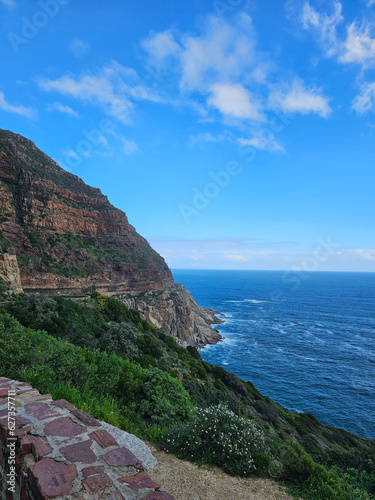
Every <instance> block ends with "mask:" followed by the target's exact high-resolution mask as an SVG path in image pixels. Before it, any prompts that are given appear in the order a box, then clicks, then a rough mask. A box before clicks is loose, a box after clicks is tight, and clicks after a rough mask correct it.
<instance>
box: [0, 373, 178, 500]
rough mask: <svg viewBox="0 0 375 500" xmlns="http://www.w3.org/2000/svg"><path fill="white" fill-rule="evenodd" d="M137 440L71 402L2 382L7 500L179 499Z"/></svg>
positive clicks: (0, 423) (1, 472)
mask: <svg viewBox="0 0 375 500" xmlns="http://www.w3.org/2000/svg"><path fill="white" fill-rule="evenodd" d="M155 464H156V460H155V459H154V457H153V456H152V454H151V452H150V449H149V448H148V447H147V446H146V445H145V443H143V442H142V441H141V440H140V439H138V438H137V437H135V436H133V435H131V434H128V433H125V432H123V431H121V430H120V429H116V428H114V427H112V426H111V425H108V424H106V423H104V422H99V421H98V420H96V419H95V418H93V417H91V416H90V415H88V414H87V413H85V412H84V411H82V410H80V409H78V408H76V407H75V406H74V405H72V404H71V403H69V402H68V401H66V400H64V399H59V400H57V401H52V398H51V395H50V394H47V395H44V396H42V395H40V394H39V392H38V391H37V390H36V389H33V388H32V387H31V386H30V385H28V384H25V383H23V382H18V381H15V380H10V379H7V378H4V377H0V495H1V498H7V499H9V500H19V499H22V500H36V499H39V500H47V499H49V498H56V499H64V498H65V499H68V498H69V499H72V500H73V499H76V500H89V499H93V500H99V499H102V500H104V499H108V500H110V499H111V500H112V499H113V500H121V499H125V500H146V499H148V500H156V499H160V500H173V499H174V497H173V496H172V495H170V494H169V493H168V492H166V491H165V490H164V488H163V487H162V486H161V485H160V484H158V483H157V482H156V481H154V480H153V479H152V478H151V477H150V476H149V475H148V473H147V472H145V469H150V468H152V467H154V466H155Z"/></svg>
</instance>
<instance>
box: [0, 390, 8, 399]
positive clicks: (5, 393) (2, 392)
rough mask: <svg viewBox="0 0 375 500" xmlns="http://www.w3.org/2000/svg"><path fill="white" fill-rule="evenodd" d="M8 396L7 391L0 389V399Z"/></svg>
mask: <svg viewBox="0 0 375 500" xmlns="http://www.w3.org/2000/svg"><path fill="white" fill-rule="evenodd" d="M4 396H8V389H0V398H3V397H4Z"/></svg>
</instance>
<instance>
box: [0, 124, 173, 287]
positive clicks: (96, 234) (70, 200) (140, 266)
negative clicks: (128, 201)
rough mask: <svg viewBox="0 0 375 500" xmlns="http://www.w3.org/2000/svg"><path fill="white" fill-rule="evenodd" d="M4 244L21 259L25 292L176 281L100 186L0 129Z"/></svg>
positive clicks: (0, 212) (0, 208)
mask: <svg viewBox="0 0 375 500" xmlns="http://www.w3.org/2000/svg"><path fill="white" fill-rule="evenodd" d="M0 247H2V248H3V250H2V252H10V253H14V254H16V255H17V256H18V263H19V267H20V273H21V280H22V285H23V288H24V290H25V291H26V292H37V291H38V292H46V291H60V292H63V293H68V292H72V293H83V292H90V291H93V290H96V291H98V292H101V293H115V292H122V291H129V290H136V291H144V290H160V289H163V288H164V287H165V286H166V285H169V284H172V283H173V277H172V273H171V271H170V270H169V268H168V266H167V264H166V263H165V261H164V259H163V258H162V257H161V256H160V255H159V254H158V253H157V252H155V251H154V250H153V249H152V248H151V247H150V245H149V244H148V242H147V241H146V240H145V239H144V238H142V236H140V235H139V234H138V233H137V232H136V230H135V229H134V227H133V226H131V225H130V224H129V222H128V219H127V217H126V214H125V213H124V212H122V211H121V210H119V209H117V208H115V207H114V206H112V205H111V204H110V203H109V201H108V199H107V197H106V196H104V195H103V194H102V193H101V191H100V189H96V188H93V187H90V186H88V185H87V184H85V183H84V182H83V181H82V179H80V178H79V177H77V176H76V175H73V174H70V173H69V172H66V171H65V170H63V169H62V168H60V167H59V166H58V165H57V163H55V162H54V161H53V160H52V159H51V158H49V157H48V156H47V155H45V154H44V153H43V152H42V151H40V150H39V149H38V148H37V147H36V146H35V144H34V143H32V142H31V141H29V140H28V139H26V138H24V137H22V136H20V135H17V134H14V133H12V132H9V131H5V130H0ZM4 248H5V250H4ZM2 252H1V250H0V253H2Z"/></svg>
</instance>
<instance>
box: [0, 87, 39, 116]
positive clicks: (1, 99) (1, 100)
mask: <svg viewBox="0 0 375 500" xmlns="http://www.w3.org/2000/svg"><path fill="white" fill-rule="evenodd" d="M0 109H2V110H3V111H7V112H8V113H15V114H17V115H21V116H25V117H26V118H31V119H34V118H36V115H37V112H36V110H35V109H33V108H27V107H26V106H22V105H19V106H14V105H12V104H9V103H8V102H7V101H6V100H5V96H4V92H1V91H0Z"/></svg>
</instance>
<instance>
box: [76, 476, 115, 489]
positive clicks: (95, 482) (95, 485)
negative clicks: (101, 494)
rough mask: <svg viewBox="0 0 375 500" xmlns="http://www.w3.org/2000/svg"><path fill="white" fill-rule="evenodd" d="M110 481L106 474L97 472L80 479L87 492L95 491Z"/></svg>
mask: <svg viewBox="0 0 375 500" xmlns="http://www.w3.org/2000/svg"><path fill="white" fill-rule="evenodd" d="M110 482H111V480H110V478H109V477H108V476H107V474H97V475H96V476H91V477H88V478H87V479H84V480H83V481H82V483H83V486H84V487H85V489H86V490H87V491H88V492H89V493H96V492H97V491H99V490H100V489H102V488H103V487H104V486H106V485H107V484H108V483H110Z"/></svg>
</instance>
